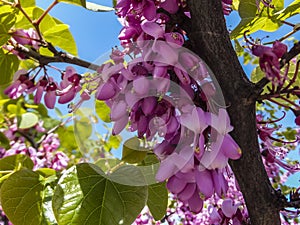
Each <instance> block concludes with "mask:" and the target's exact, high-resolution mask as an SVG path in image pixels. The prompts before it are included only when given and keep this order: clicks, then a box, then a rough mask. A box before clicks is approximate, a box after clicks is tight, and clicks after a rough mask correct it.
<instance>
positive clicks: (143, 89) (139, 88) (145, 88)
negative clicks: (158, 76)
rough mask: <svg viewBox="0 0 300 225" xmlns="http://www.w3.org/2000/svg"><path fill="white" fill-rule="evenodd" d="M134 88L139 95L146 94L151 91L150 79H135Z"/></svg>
mask: <svg viewBox="0 0 300 225" xmlns="http://www.w3.org/2000/svg"><path fill="white" fill-rule="evenodd" d="M133 88H134V91H135V92H136V93H137V94H138V95H140V96H144V95H146V94H147V93H148V92H149V89H150V83H149V80H148V79H147V78H145V77H141V78H138V79H135V80H134V81H133Z"/></svg>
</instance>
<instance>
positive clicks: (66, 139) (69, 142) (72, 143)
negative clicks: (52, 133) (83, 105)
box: [56, 126, 78, 151]
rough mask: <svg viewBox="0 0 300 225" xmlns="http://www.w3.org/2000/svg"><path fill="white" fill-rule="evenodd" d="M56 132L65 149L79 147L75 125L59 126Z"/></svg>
mask: <svg viewBox="0 0 300 225" xmlns="http://www.w3.org/2000/svg"><path fill="white" fill-rule="evenodd" d="M56 133H57V134H58V136H59V140H60V147H61V148H63V150H65V151H66V150H68V151H70V150H74V149H77V148H78V145H77V142H76V139H75V135H74V128H73V126H68V127H59V128H58V129H57V132H56Z"/></svg>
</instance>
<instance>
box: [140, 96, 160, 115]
mask: <svg viewBox="0 0 300 225" xmlns="http://www.w3.org/2000/svg"><path fill="white" fill-rule="evenodd" d="M156 105H157V99H156V98H155V97H147V98H145V99H144V100H143V102H142V104H141V108H142V110H143V113H144V114H145V115H146V116H147V115H151V114H152V113H153V111H154V109H155V108H156Z"/></svg>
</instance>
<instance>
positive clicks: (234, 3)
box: [232, 0, 240, 10]
mask: <svg viewBox="0 0 300 225" xmlns="http://www.w3.org/2000/svg"><path fill="white" fill-rule="evenodd" d="M239 4H240V0H233V1H232V9H233V10H238V9H239Z"/></svg>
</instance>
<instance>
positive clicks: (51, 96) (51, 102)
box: [44, 91, 56, 109]
mask: <svg viewBox="0 0 300 225" xmlns="http://www.w3.org/2000/svg"><path fill="white" fill-rule="evenodd" d="M44 101H45V105H46V106H47V108H48V109H54V106H55V101H56V95H55V91H47V92H46V94H45V96H44Z"/></svg>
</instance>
